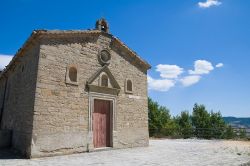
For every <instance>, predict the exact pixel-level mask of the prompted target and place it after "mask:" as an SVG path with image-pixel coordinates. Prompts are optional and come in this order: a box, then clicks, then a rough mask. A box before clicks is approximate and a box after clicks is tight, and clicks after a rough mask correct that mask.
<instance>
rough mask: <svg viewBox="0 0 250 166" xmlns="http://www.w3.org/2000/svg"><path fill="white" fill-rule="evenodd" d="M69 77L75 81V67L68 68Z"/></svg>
mask: <svg viewBox="0 0 250 166" xmlns="http://www.w3.org/2000/svg"><path fill="white" fill-rule="evenodd" d="M69 79H70V81H72V82H77V70H76V68H75V67H70V68H69Z"/></svg>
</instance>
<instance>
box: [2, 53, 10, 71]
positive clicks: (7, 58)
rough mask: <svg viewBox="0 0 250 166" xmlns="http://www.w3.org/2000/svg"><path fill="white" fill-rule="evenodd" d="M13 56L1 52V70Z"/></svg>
mask: <svg viewBox="0 0 250 166" xmlns="http://www.w3.org/2000/svg"><path fill="white" fill-rule="evenodd" d="M12 58H13V56H12V55H4V54H0V70H3V69H4V68H5V66H7V65H8V64H9V63H10V61H11V59H12Z"/></svg>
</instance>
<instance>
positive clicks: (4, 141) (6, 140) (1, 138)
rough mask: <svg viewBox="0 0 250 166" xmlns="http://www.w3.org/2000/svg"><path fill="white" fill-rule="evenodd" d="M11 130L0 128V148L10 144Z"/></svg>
mask: <svg viewBox="0 0 250 166" xmlns="http://www.w3.org/2000/svg"><path fill="white" fill-rule="evenodd" d="M11 137H12V132H11V130H0V149H2V148H7V147H10V146H11Z"/></svg>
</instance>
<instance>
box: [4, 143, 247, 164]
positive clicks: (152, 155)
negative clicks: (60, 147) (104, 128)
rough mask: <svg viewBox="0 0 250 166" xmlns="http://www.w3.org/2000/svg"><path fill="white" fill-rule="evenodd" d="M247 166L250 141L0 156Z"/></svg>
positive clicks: (13, 160)
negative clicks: (51, 154)
mask: <svg viewBox="0 0 250 166" xmlns="http://www.w3.org/2000/svg"><path fill="white" fill-rule="evenodd" d="M12 165H13V166H29V165H35V166H41V165H42V166H43V165H44V166H45V165H46V166H48V165H53V166H64V165H67V166H68V165H70V166H71V165H76V166H85V165H86V166H100V165H104V166H111V165H112V166H159V165H161V166H168V165H170V166H182V165H185V166H223V165H225V166H234V165H235V166H240V165H242V166H250V141H248V142H243V141H222V140H197V139H162V140H156V139H155V140H150V146H149V147H142V148H131V149H120V150H109V151H101V152H92V153H81V154H73V155H67V156H56V157H47V158H39V159H31V160H27V159H19V158H18V157H16V156H11V155H9V154H8V153H7V152H5V153H4V152H0V166H12Z"/></svg>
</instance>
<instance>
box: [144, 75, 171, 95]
mask: <svg viewBox="0 0 250 166" xmlns="http://www.w3.org/2000/svg"><path fill="white" fill-rule="evenodd" d="M174 86H175V81H174V80H170V79H153V78H152V77H150V76H148V88H149V89H152V90H156V91H162V92H166V91H168V90H169V89H170V88H171V87H174Z"/></svg>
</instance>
